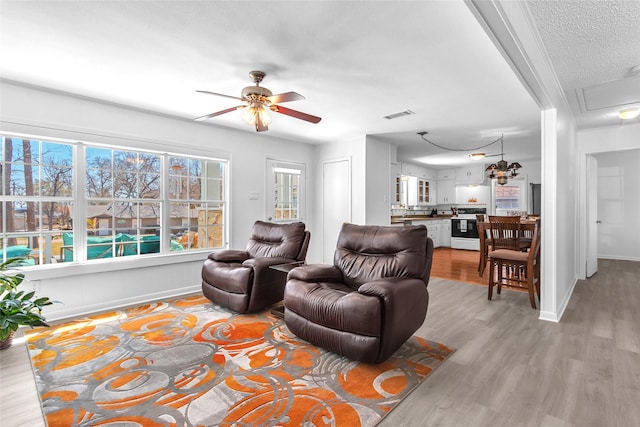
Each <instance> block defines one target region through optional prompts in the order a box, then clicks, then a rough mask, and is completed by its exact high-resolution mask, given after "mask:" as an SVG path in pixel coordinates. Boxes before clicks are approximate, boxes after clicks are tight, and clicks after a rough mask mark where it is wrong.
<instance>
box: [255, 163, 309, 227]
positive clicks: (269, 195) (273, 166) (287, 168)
mask: <svg viewBox="0 0 640 427" xmlns="http://www.w3.org/2000/svg"><path fill="white" fill-rule="evenodd" d="M275 172H284V173H290V174H299V175H300V182H299V184H298V188H299V191H298V218H294V219H275V218H273V199H274V186H273V182H274V173H275ZM306 174H307V165H306V164H305V163H298V162H292V161H286V160H276V159H272V158H267V162H266V173H265V192H264V194H265V203H264V208H265V215H264V217H265V219H266V220H267V221H271V222H278V223H287V222H295V221H304V219H305V216H306V199H307V198H306V193H307V191H306V190H307V187H306V186H307V180H306Z"/></svg>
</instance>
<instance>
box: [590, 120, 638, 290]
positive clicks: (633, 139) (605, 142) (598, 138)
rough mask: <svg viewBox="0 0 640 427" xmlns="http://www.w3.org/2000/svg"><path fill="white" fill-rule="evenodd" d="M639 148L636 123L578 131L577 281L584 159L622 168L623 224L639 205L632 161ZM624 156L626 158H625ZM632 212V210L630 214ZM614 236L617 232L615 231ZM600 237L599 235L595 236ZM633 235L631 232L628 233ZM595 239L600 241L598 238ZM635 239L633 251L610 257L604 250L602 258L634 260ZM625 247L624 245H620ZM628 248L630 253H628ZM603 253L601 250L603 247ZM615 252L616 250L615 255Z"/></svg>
mask: <svg viewBox="0 0 640 427" xmlns="http://www.w3.org/2000/svg"><path fill="white" fill-rule="evenodd" d="M638 149H640V123H632V124H624V125H619V126H607V127H602V128H596V129H587V130H582V131H580V132H578V159H579V161H580V164H579V165H580V170H579V175H580V182H581V186H580V192H579V195H580V197H579V205H580V215H579V217H578V218H579V225H580V228H579V229H580V233H579V238H580V239H579V243H578V244H579V248H580V257H579V263H578V265H579V267H580V270H579V274H580V278H581V279H584V278H585V277H586V257H587V253H586V248H587V242H586V235H587V231H586V230H587V223H586V209H587V208H586V206H587V201H586V199H587V197H586V196H587V188H586V177H587V168H586V158H587V156H589V155H594V156H596V158H597V159H598V160H600V156H604V157H603V160H604V164H605V165H607V164H608V165H611V166H613V165H616V163H617V166H620V167H623V168H624V170H625V171H626V172H625V179H624V197H623V200H622V204H623V206H624V212H623V215H624V217H623V220H624V221H625V222H626V221H628V220H629V219H632V220H635V216H636V215H635V214H636V213H637V212H638V211H637V208H638V206H637V204H636V203H640V202H639V201H638V199H640V190H638V188H640V187H638V179H640V178H639V177H640V172H639V165H640V163H638V161H637V160H636V161H635V162H634V161H633V159H637V157H636V151H635V150H638ZM604 153H610V155H606V156H605V155H604ZM627 157H628V159H627ZM601 166H602V165H600V162H598V169H600V167H601ZM598 196H600V194H598ZM598 209H599V210H600V204H599V205H598ZM634 209H636V210H635V211H634ZM616 233H617V232H616ZM598 234H600V233H598ZM629 234H633V231H631V233H629ZM598 237H599V240H601V239H600V236H598ZM637 242H638V240H636V241H635V245H633V243H632V246H635V247H634V248H627V249H624V250H621V251H620V252H618V253H617V254H615V255H614V251H613V250H609V249H606V250H605V252H604V253H602V255H603V256H605V257H608V256H611V257H616V258H618V257H619V258H620V259H637V257H638V252H637V251H638V250H639V249H638V248H640V245H639V244H638V243H637ZM624 247H625V248H626V244H625V245H624ZM628 249H631V250H628ZM603 250H604V248H603ZM600 251H601V248H600V245H599V247H598V252H599V254H598V255H599V256H600ZM617 251H618V249H616V252H617Z"/></svg>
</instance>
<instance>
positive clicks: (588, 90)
mask: <svg viewBox="0 0 640 427" xmlns="http://www.w3.org/2000/svg"><path fill="white" fill-rule="evenodd" d="M576 95H577V96H578V99H579V100H580V107H581V108H582V111H583V112H584V113H586V112H588V111H593V110H599V109H601V108H613V107H622V106H625V105H630V104H636V103H640V77H636V78H626V79H620V80H614V81H611V82H606V83H600V84H597V85H593V86H587V87H583V88H582V89H576Z"/></svg>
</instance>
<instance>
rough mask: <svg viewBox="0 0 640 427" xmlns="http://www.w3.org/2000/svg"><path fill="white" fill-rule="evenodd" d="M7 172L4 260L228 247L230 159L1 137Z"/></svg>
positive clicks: (2, 234) (56, 259) (55, 259)
mask: <svg viewBox="0 0 640 427" xmlns="http://www.w3.org/2000/svg"><path fill="white" fill-rule="evenodd" d="M1 167H2V174H1V175H2V196H3V197H2V210H1V212H0V213H1V215H2V218H1V225H2V229H1V230H0V239H2V246H1V248H2V249H1V250H2V256H1V257H0V258H1V259H2V260H5V259H7V258H11V257H13V256H26V257H28V258H27V260H26V261H25V262H24V264H25V265H41V264H49V263H68V262H73V261H93V260H98V259H105V258H118V257H124V256H131V255H151V254H158V253H176V252H184V251H194V250H199V249H212V248H220V247H223V246H224V244H225V242H224V236H225V234H226V233H225V231H224V230H225V222H224V218H225V214H224V213H225V211H224V209H225V201H224V188H225V183H226V161H224V160H214V159H202V158H195V157H186V156H175V155H169V154H163V153H154V152H142V151H134V150H126V149H124V150H123V149H121V148H112V147H104V146H95V145H92V144H88V143H82V144H81V143H78V144H75V143H61V142H48V141H35V140H27V139H22V138H14V137H3V138H2V162H1ZM80 177H82V178H81V179H80ZM74 183H75V186H74Z"/></svg>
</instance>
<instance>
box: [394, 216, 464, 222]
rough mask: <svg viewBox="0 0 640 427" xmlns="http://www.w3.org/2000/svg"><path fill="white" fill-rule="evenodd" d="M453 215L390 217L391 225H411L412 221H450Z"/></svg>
mask: <svg viewBox="0 0 640 427" xmlns="http://www.w3.org/2000/svg"><path fill="white" fill-rule="evenodd" d="M452 216H453V215H436V216H430V215H407V216H391V224H402V223H411V222H412V221H436V220H442V219H451V217H452Z"/></svg>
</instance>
